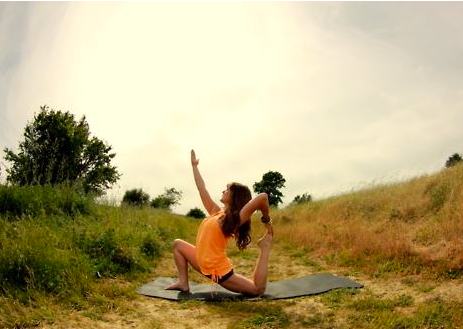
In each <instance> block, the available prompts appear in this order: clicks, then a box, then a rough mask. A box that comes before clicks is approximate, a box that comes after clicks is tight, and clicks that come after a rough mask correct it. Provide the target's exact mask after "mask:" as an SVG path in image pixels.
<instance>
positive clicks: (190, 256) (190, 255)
mask: <svg viewBox="0 0 463 329" xmlns="http://www.w3.org/2000/svg"><path fill="white" fill-rule="evenodd" d="M173 251H174V259H175V265H176V266H177V270H178V281H177V282H175V283H173V284H171V285H169V286H167V287H165V288H164V289H167V290H180V291H183V292H189V291H190V286H189V284H188V263H189V264H190V265H191V266H192V267H193V268H194V269H195V270H196V271H198V272H200V270H199V266H198V262H197V261H196V247H195V246H193V245H192V244H190V243H188V242H185V241H183V240H180V239H176V240H175V241H174V243H173Z"/></svg>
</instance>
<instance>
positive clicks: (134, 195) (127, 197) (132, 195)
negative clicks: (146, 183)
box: [122, 188, 150, 207]
mask: <svg viewBox="0 0 463 329" xmlns="http://www.w3.org/2000/svg"><path fill="white" fill-rule="evenodd" d="M149 200H150V196H149V194H148V193H146V192H144V191H143V190H142V189H141V188H139V189H136V188H135V189H132V190H127V191H125V193H124V197H123V198H122V203H123V204H126V205H129V206H138V207H142V206H146V205H147V204H148V202H149Z"/></svg>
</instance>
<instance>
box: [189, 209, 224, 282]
mask: <svg viewBox="0 0 463 329" xmlns="http://www.w3.org/2000/svg"><path fill="white" fill-rule="evenodd" d="M224 214H225V211H224V210H220V211H218V212H217V213H215V214H212V215H210V216H209V217H206V218H205V219H203V221H202V222H201V225H200V226H199V229H198V235H197V236H196V260H197V261H198V265H199V268H200V270H201V272H202V273H203V274H204V275H212V278H220V277H222V276H223V275H225V274H227V273H228V272H230V271H231V270H232V268H233V264H232V262H231V260H230V259H229V258H228V257H227V253H226V248H227V242H228V240H229V239H230V238H229V237H228V238H227V237H225V236H224V235H223V233H222V229H221V228H220V224H219V220H220V218H221V217H223V215H224Z"/></svg>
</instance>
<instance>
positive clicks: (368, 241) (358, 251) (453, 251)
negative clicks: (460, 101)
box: [275, 165, 463, 276]
mask: <svg viewBox="0 0 463 329" xmlns="http://www.w3.org/2000/svg"><path fill="white" fill-rule="evenodd" d="M462 185H463V165H458V166H455V167H452V168H448V169H445V170H442V171H441V172H439V173H436V174H434V175H430V176H423V177H418V178H415V179H412V180H410V181H408V182H402V183H396V184H390V185H384V186H376V187H375V186H373V187H370V188H367V189H364V190H361V191H358V192H354V193H350V194H345V195H340V196H336V197H332V198H329V199H326V200H320V201H315V202H311V203H307V204H303V205H297V206H293V207H288V208H286V209H282V210H277V211H276V213H275V216H276V222H277V223H281V224H280V225H279V226H278V228H277V229H278V235H279V236H281V239H282V240H284V241H285V242H287V243H291V244H294V245H303V246H306V247H307V249H308V250H311V252H312V253H313V255H315V256H318V257H325V258H326V257H328V258H329V259H333V260H335V261H337V262H339V264H345V265H352V266H358V267H364V268H365V269H366V270H368V271H371V272H375V271H376V272H377V271H393V272H406V273H411V272H412V273H421V272H426V273H429V274H431V273H437V274H438V275H444V276H445V275H449V273H453V274H454V275H455V273H457V275H461V274H462V272H463V239H461V237H462V236H463V193H462Z"/></svg>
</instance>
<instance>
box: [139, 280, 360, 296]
mask: <svg viewBox="0 0 463 329" xmlns="http://www.w3.org/2000/svg"><path fill="white" fill-rule="evenodd" d="M174 281H176V279H174V278H165V277H159V278H157V279H156V280H154V281H152V282H150V283H147V284H145V285H143V286H141V287H140V288H138V289H137V290H136V291H137V292H138V293H139V294H142V295H146V296H150V297H160V298H165V299H170V300H185V299H199V300H212V301H219V300H230V299H231V300H241V299H282V298H293V297H299V296H307V295H315V294H320V293H323V292H327V291H330V290H332V289H338V288H362V287H363V285H362V284H360V283H357V282H355V281H352V280H351V279H349V278H346V277H343V276H338V275H334V274H331V273H318V274H311V275H307V276H304V277H301V278H296V279H289V280H280V281H274V282H268V284H267V290H266V291H265V294H263V295H262V296H260V297H257V298H256V297H246V296H243V295H242V294H237V293H234V292H231V291H229V290H227V289H225V288H223V287H221V286H219V285H215V286H214V288H213V290H214V291H216V293H215V296H213V295H212V294H211V289H212V285H211V284H210V283H196V282H191V281H190V293H189V294H186V293H182V292H180V291H177V290H164V287H165V286H167V285H169V284H172V283H174Z"/></svg>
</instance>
